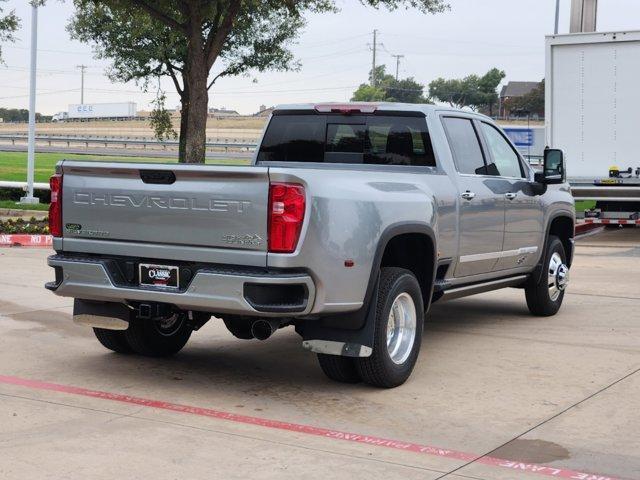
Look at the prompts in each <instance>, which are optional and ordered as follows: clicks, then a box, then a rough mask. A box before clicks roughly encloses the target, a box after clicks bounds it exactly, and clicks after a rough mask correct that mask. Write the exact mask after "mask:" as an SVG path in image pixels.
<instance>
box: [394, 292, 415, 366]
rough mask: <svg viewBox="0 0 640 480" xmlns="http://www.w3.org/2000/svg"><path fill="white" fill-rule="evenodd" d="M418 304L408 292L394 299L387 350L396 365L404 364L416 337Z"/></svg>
mask: <svg viewBox="0 0 640 480" xmlns="http://www.w3.org/2000/svg"><path fill="white" fill-rule="evenodd" d="M416 319H417V315H416V306H415V304H414V303H413V298H411V295H409V294H408V293H405V292H403V293H401V294H400V295H398V296H397V297H396V298H395V300H394V301H393V305H391V311H390V312H389V319H388V321H387V351H388V352H389V357H390V358H391V360H392V361H393V363H395V364H396V365H401V364H403V363H404V362H405V361H406V360H407V358H409V355H411V351H412V350H413V343H414V341H415V338H416V322H417V320H416Z"/></svg>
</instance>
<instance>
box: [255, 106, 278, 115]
mask: <svg viewBox="0 0 640 480" xmlns="http://www.w3.org/2000/svg"><path fill="white" fill-rule="evenodd" d="M274 109H275V107H267V106H266V105H260V109H259V110H258V111H257V112H256V113H254V114H253V116H254V117H268V116H269V115H271V112H273V110H274Z"/></svg>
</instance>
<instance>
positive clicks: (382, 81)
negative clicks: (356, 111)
mask: <svg viewBox="0 0 640 480" xmlns="http://www.w3.org/2000/svg"><path fill="white" fill-rule="evenodd" d="M369 82H370V83H363V84H361V85H360V86H359V87H358V89H357V90H356V91H355V92H353V97H352V98H351V100H353V101H357V102H402V103H430V102H429V100H428V99H427V98H425V97H424V95H423V92H424V86H422V85H420V84H419V83H418V82H416V81H415V79H414V78H413V77H408V78H404V79H401V80H396V79H395V77H394V76H393V75H390V74H388V73H386V67H385V65H378V66H377V67H376V70H375V85H376V86H375V87H374V86H373V83H374V82H373V70H371V71H370V72H369Z"/></svg>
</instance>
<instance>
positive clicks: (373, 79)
mask: <svg viewBox="0 0 640 480" xmlns="http://www.w3.org/2000/svg"><path fill="white" fill-rule="evenodd" d="M377 47H378V30H376V29H374V30H373V47H372V51H373V65H372V67H371V86H372V87H375V86H376V48H377Z"/></svg>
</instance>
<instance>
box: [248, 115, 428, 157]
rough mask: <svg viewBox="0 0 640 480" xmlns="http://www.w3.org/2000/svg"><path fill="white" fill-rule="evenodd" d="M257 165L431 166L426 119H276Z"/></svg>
mask: <svg viewBox="0 0 640 480" xmlns="http://www.w3.org/2000/svg"><path fill="white" fill-rule="evenodd" d="M258 162H320V163H322V162H326V163H347V164H372V165H409V166H431V167H433V166H435V164H436V162H435V155H434V153H433V147H432V145H431V137H430V136H429V132H428V130H427V123H426V120H425V119H424V117H409V116H395V115H369V116H350V117H344V116H340V115H276V116H274V117H273V118H272V120H271V122H270V124H269V127H268V128H267V131H266V133H265V136H264V140H263V142H262V145H261V147H260V152H259V153H258Z"/></svg>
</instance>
